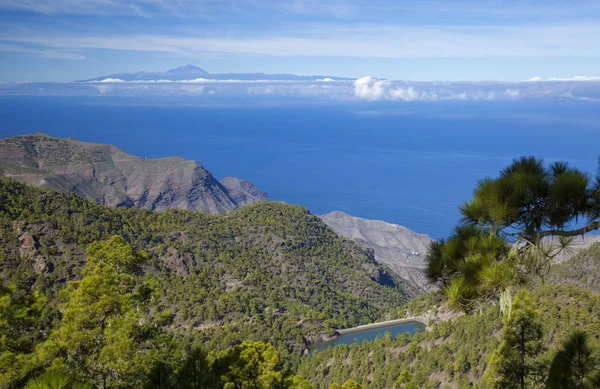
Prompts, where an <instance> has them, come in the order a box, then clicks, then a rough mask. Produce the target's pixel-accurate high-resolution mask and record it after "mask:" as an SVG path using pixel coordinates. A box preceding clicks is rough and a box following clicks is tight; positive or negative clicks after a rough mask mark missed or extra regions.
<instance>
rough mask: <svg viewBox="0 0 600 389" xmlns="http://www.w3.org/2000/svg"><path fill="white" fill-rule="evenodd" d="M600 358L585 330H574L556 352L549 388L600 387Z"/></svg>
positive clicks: (576, 388) (591, 388)
mask: <svg viewBox="0 0 600 389" xmlns="http://www.w3.org/2000/svg"><path fill="white" fill-rule="evenodd" d="M599 364H600V358H599V357H598V355H596V354H595V353H594V350H593V349H592V347H591V345H590V342H589V339H588V337H587V335H586V334H585V333H584V332H580V331H576V332H574V333H573V334H572V335H571V336H570V337H569V338H568V339H567V341H566V342H565V344H564V345H563V346H562V347H561V349H560V350H559V351H558V353H556V356H555V357H554V359H553V360H552V365H551V366H550V373H549V375H548V382H547V385H546V386H547V387H548V388H549V389H562V388H572V389H596V388H599V387H600V368H599V367H598V365H599Z"/></svg>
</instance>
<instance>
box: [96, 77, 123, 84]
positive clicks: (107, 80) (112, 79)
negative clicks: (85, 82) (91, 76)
mask: <svg viewBox="0 0 600 389" xmlns="http://www.w3.org/2000/svg"><path fill="white" fill-rule="evenodd" d="M96 82H106V83H118V82H125V81H123V80H121V79H120V78H110V77H109V78H105V79H104V80H100V81H96Z"/></svg>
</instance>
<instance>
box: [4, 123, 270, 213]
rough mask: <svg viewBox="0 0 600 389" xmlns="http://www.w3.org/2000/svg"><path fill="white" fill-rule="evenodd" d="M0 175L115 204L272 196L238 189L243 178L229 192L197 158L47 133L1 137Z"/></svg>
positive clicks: (187, 205) (207, 203)
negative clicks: (147, 153) (148, 153)
mask: <svg viewBox="0 0 600 389" xmlns="http://www.w3.org/2000/svg"><path fill="white" fill-rule="evenodd" d="M0 174H1V175H3V176H6V177H10V178H13V179H15V180H17V181H21V182H24V183H27V184H30V185H35V186H40V187H48V188H52V189H57V190H61V191H73V192H75V193H78V194H80V195H82V196H83V197H85V198H87V199H90V200H94V201H96V202H98V203H100V204H107V205H111V206H114V207H136V208H145V209H149V210H158V211H163V210H166V209H168V208H180V209H187V210H196V211H203V212H208V213H224V212H227V211H231V210H233V209H236V208H238V207H239V206H240V204H239V203H238V202H236V200H234V199H233V198H232V197H231V195H235V196H236V197H237V199H238V201H240V203H242V205H245V204H249V203H252V202H255V201H259V200H266V199H268V197H267V195H266V194H265V193H262V192H260V191H258V190H257V189H256V188H254V186H253V185H252V184H251V183H250V182H248V181H244V182H245V184H244V185H246V187H247V188H248V189H247V190H246V191H239V189H238V188H237V186H240V184H239V183H238V182H237V181H236V180H238V179H235V180H230V182H229V185H232V187H231V190H232V193H231V195H230V192H229V189H227V188H226V187H225V186H224V185H223V184H222V183H221V182H219V181H218V180H217V179H215V178H214V177H213V176H212V174H211V173H210V172H209V171H208V170H206V169H205V168H204V167H203V166H202V165H201V164H199V163H198V162H196V161H192V160H186V159H183V158H181V157H165V158H143V157H138V156H134V155H131V154H128V153H126V152H125V151H123V150H121V149H119V148H118V147H116V146H114V145H108V144H101V143H91V142H81V141H79V140H77V139H74V138H68V139H63V138H55V137H52V136H49V135H47V134H44V133H35V134H28V135H21V136H16V137H10V138H4V139H0ZM236 184H237V186H236ZM252 196H256V198H254V197H252Z"/></svg>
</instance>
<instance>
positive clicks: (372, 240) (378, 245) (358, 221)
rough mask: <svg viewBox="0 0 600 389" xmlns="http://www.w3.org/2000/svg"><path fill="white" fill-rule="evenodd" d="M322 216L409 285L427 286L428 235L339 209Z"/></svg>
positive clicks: (424, 287) (328, 223)
mask: <svg viewBox="0 0 600 389" xmlns="http://www.w3.org/2000/svg"><path fill="white" fill-rule="evenodd" d="M321 219H322V220H323V221H324V222H325V224H327V225H328V226H329V227H331V228H332V229H333V230H334V231H335V232H336V233H338V234H339V235H341V236H344V237H346V238H349V239H352V240H353V241H354V242H356V243H357V244H359V245H360V246H363V247H367V248H369V249H372V250H373V254H374V257H375V260H376V261H377V262H379V263H382V264H384V265H387V266H388V267H389V268H390V269H391V270H392V271H393V272H394V273H396V274H397V275H399V276H400V277H402V278H404V279H405V280H406V281H408V282H409V283H411V284H412V285H414V286H416V287H417V288H419V289H421V290H427V289H428V285H427V280H426V279H425V275H424V273H423V271H424V268H425V262H424V260H425V255H426V254H427V250H428V247H429V243H430V242H431V238H430V237H429V236H428V235H424V234H419V233H416V232H414V231H412V230H409V229H408V228H406V227H403V226H400V225H398V224H392V223H386V222H384V221H380V220H369V219H362V218H359V217H354V216H350V215H348V214H346V213H344V212H340V211H334V212H330V213H328V214H326V215H323V216H321Z"/></svg>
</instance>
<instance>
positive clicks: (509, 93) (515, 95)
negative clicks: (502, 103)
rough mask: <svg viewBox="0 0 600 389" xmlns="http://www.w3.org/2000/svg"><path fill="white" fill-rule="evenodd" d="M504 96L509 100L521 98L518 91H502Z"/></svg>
mask: <svg viewBox="0 0 600 389" xmlns="http://www.w3.org/2000/svg"><path fill="white" fill-rule="evenodd" d="M504 96H506V97H508V98H509V99H518V98H519V97H520V96H521V92H520V91H519V90H518V89H506V90H505V91H504Z"/></svg>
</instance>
